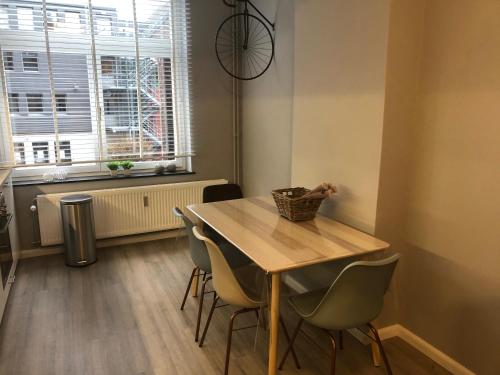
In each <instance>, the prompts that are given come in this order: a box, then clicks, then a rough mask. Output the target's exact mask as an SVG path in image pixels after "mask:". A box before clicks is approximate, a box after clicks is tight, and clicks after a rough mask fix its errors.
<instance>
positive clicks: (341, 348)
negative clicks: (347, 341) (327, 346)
mask: <svg viewBox="0 0 500 375" xmlns="http://www.w3.org/2000/svg"><path fill="white" fill-rule="evenodd" d="M339 349H340V350H344V333H343V332H342V330H340V331H339Z"/></svg>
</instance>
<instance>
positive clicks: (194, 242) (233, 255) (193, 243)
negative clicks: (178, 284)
mask: <svg viewBox="0 0 500 375" xmlns="http://www.w3.org/2000/svg"><path fill="white" fill-rule="evenodd" d="M173 213H174V215H175V216H177V217H179V218H180V219H182V221H183V222H184V225H185V226H186V232H187V236H188V239H189V254H190V255H191V259H192V261H193V263H194V268H193V271H192V272H191V277H190V279H189V283H188V286H187V288H186V291H185V293H184V298H183V299H182V304H181V310H184V306H185V304H186V300H187V297H188V295H189V290H190V289H191V285H192V283H193V280H194V278H195V277H202V278H203V284H202V287H201V293H200V302H199V306H198V318H197V320H196V333H195V341H196V342H198V338H199V333H200V323H201V315H202V311H203V301H204V299H205V294H206V287H207V283H208V282H209V281H210V280H211V279H212V277H211V276H210V274H211V273H212V267H211V264H210V258H209V256H208V252H207V247H206V246H205V243H204V242H203V241H200V240H199V239H197V238H196V237H195V236H194V234H193V228H194V226H195V225H194V224H193V222H192V221H191V220H190V219H189V218H188V217H187V216H186V215H184V213H183V212H182V211H181V210H180V209H179V208H177V207H174V208H173ZM176 242H177V239H176ZM221 251H222V252H223V254H224V257H225V258H226V259H227V260H228V263H229V264H230V265H231V267H233V268H238V267H242V266H244V265H247V264H248V258H247V257H246V256H244V255H243V254H242V253H241V252H240V251H238V250H235V249H234V248H233V247H232V246H230V244H227V245H226V246H224V245H223V246H221Z"/></svg>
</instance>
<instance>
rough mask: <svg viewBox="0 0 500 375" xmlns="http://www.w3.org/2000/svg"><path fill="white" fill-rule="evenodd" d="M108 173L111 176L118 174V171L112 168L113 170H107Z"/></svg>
mask: <svg viewBox="0 0 500 375" xmlns="http://www.w3.org/2000/svg"><path fill="white" fill-rule="evenodd" d="M109 174H110V175H111V177H116V176H118V171H117V170H114V171H111V170H110V171H109Z"/></svg>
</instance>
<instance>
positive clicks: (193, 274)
mask: <svg viewBox="0 0 500 375" xmlns="http://www.w3.org/2000/svg"><path fill="white" fill-rule="evenodd" d="M197 271H198V267H195V268H194V269H193V272H191V278H190V279H189V283H188V286H187V289H186V293H184V298H183V299H182V304H181V310H184V305H185V304H186V300H187V296H188V294H189V290H190V289H191V284H192V283H193V279H194V276H195V275H196V272H197Z"/></svg>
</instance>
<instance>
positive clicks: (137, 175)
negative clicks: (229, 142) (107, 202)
mask: <svg viewBox="0 0 500 375" xmlns="http://www.w3.org/2000/svg"><path fill="white" fill-rule="evenodd" d="M190 174H195V172H190V171H178V172H170V173H169V172H166V173H164V174H156V173H154V172H143V173H141V172H137V173H132V174H131V175H130V176H123V175H122V176H111V175H97V176H74V177H67V178H66V179H64V180H62V181H45V180H28V179H19V180H14V181H13V182H12V184H13V185H14V186H33V185H55V184H70V183H75V182H87V181H106V180H129V179H134V178H151V177H168V176H184V175H190Z"/></svg>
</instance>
